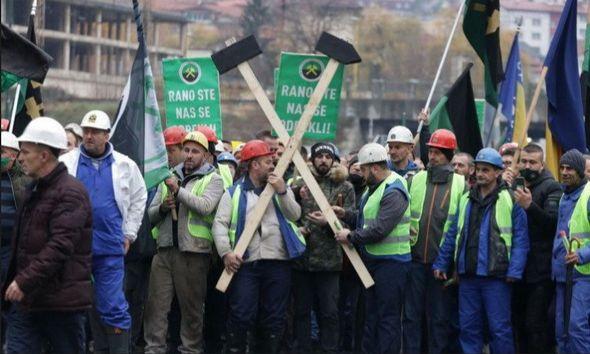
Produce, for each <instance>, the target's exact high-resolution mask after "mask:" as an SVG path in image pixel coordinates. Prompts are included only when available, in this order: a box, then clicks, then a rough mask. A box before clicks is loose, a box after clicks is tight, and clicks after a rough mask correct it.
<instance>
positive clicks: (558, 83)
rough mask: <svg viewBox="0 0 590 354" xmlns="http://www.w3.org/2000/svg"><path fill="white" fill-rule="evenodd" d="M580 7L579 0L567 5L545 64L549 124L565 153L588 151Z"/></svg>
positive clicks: (569, 2)
mask: <svg viewBox="0 0 590 354" xmlns="http://www.w3.org/2000/svg"><path fill="white" fill-rule="evenodd" d="M577 5H578V4H577V0H567V2H566V3H565V6H564V8H563V12H562V14H561V18H560V19H559V24H558V26H557V30H556V31H555V35H554V36H553V41H552V42H551V47H550V48H549V52H548V53H547V57H546V58H545V64H544V66H546V67H547V68H548V71H547V77H546V78H545V84H546V88H547V101H548V118H547V120H548V123H549V128H550V129H551V133H552V135H553V137H554V138H555V140H556V142H557V143H558V144H559V145H560V147H561V149H562V151H563V152H565V151H568V150H570V149H574V148H575V149H578V150H580V151H586V133H585V129H584V111H583V108H582V97H581V95H580V77H579V75H580V73H579V71H578V48H577V46H578V42H577V39H576V32H577V29H576V20H577V12H578V6H577Z"/></svg>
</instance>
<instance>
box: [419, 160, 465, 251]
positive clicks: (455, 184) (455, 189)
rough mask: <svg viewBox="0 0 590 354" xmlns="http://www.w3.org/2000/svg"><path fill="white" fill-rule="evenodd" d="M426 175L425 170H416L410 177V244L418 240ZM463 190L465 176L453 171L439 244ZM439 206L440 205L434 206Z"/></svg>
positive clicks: (443, 239)
mask: <svg viewBox="0 0 590 354" xmlns="http://www.w3.org/2000/svg"><path fill="white" fill-rule="evenodd" d="M427 177H428V173H427V172H426V171H420V172H418V173H417V174H416V175H415V176H414V177H413V178H412V185H411V186H410V197H411V203H410V210H411V219H410V220H411V221H410V226H411V227H410V236H411V243H412V246H413V245H415V244H416V241H418V234H419V233H420V218H421V217H422V210H424V200H425V198H426V189H427ZM464 190H465V177H463V176H461V175H459V174H456V173H453V180H452V181H451V193H450V198H449V210H448V212H447V219H446V220H445V224H444V227H443V234H442V237H441V239H440V245H442V244H443V242H444V241H445V235H446V234H447V231H449V227H450V226H451V224H452V222H453V219H454V218H455V215H456V214H457V210H458V209H459V202H460V201H461V196H462V195H463V192H464ZM436 207H440V206H436Z"/></svg>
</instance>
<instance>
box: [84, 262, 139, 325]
mask: <svg viewBox="0 0 590 354" xmlns="http://www.w3.org/2000/svg"><path fill="white" fill-rule="evenodd" d="M92 276H93V277H94V306H95V308H96V311H97V312H98V315H99V316H100V320H101V321H102V324H103V325H105V326H110V327H115V328H118V329H122V330H129V328H130V327H131V315H130V314H129V305H128V304H127V299H126V298H125V293H124V291H123V284H124V278H125V261H124V258H123V256H94V257H92Z"/></svg>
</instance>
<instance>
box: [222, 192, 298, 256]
mask: <svg viewBox="0 0 590 354" xmlns="http://www.w3.org/2000/svg"><path fill="white" fill-rule="evenodd" d="M241 194H242V186H241V185H240V184H239V183H238V184H237V185H236V186H235V190H234V194H233V195H232V197H231V205H232V207H231V219H230V221H229V232H228V234H229V242H230V244H231V247H232V248H234V246H235V245H236V230H237V228H238V219H239V215H238V212H239V209H240V195H241ZM274 198H275V202H276V205H278V206H279V207H280V205H281V203H280V202H279V199H278V197H277V195H276V194H275V195H274ZM285 220H286V221H287V223H288V224H289V227H290V228H291V229H292V230H293V232H294V233H295V235H296V236H297V239H298V240H299V242H301V243H302V244H303V245H305V238H304V237H303V235H302V234H301V232H299V228H298V227H297V225H295V223H293V222H291V221H289V220H287V218H285Z"/></svg>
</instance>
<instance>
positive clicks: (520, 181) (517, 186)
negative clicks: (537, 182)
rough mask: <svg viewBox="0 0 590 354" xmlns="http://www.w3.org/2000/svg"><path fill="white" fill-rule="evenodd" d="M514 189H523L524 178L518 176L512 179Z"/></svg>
mask: <svg viewBox="0 0 590 354" xmlns="http://www.w3.org/2000/svg"><path fill="white" fill-rule="evenodd" d="M514 189H515V190H516V189H524V177H522V176H518V177H516V178H515V179H514Z"/></svg>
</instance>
